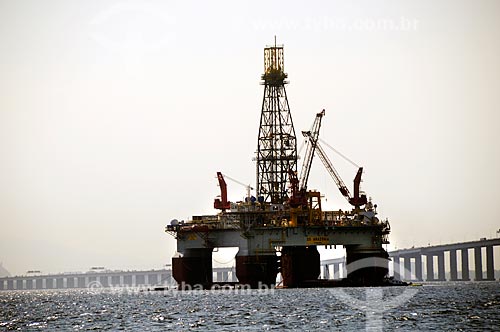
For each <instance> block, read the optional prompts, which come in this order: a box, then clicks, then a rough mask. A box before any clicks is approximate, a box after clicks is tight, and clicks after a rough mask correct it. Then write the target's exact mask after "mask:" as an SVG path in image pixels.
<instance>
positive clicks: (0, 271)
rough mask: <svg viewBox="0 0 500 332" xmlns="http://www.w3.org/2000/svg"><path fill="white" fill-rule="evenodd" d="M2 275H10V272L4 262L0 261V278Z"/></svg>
mask: <svg viewBox="0 0 500 332" xmlns="http://www.w3.org/2000/svg"><path fill="white" fill-rule="evenodd" d="M1 277H10V273H9V271H7V270H6V269H5V268H4V267H3V265H2V263H0V278H1Z"/></svg>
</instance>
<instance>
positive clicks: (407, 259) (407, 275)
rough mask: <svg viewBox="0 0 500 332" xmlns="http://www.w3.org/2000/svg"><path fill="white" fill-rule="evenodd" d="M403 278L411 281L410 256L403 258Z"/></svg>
mask: <svg viewBox="0 0 500 332" xmlns="http://www.w3.org/2000/svg"><path fill="white" fill-rule="evenodd" d="M404 260H405V262H404V267H405V270H404V278H405V280H407V281H409V280H411V256H404Z"/></svg>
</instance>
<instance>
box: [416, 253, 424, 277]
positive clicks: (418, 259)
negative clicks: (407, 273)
mask: <svg viewBox="0 0 500 332" xmlns="http://www.w3.org/2000/svg"><path fill="white" fill-rule="evenodd" d="M415 278H416V279H417V280H418V281H422V280H423V278H422V255H420V254H417V256H415Z"/></svg>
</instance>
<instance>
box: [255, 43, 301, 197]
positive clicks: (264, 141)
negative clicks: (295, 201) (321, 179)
mask: <svg viewBox="0 0 500 332" xmlns="http://www.w3.org/2000/svg"><path fill="white" fill-rule="evenodd" d="M283 55H284V53H283V46H282V45H280V46H277V45H276V43H275V45H274V46H268V47H266V48H265V49H264V74H263V75H262V80H263V83H262V84H263V85H264V98H263V100H262V112H261V117H260V128H259V139H258V145H257V157H256V160H257V194H258V196H259V197H263V198H264V201H266V202H270V203H273V204H279V203H284V202H285V201H286V200H287V199H288V194H287V189H288V174H289V171H292V172H297V140H296V136H295V129H294V127H293V121H292V115H291V114H290V107H289V105H288V99H287V96H286V90H285V84H287V83H288V82H287V81H286V78H287V74H286V73H285V72H284V61H283Z"/></svg>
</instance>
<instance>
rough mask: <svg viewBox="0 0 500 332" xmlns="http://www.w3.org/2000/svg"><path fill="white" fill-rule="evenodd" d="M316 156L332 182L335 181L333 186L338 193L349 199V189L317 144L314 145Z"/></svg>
mask: <svg viewBox="0 0 500 332" xmlns="http://www.w3.org/2000/svg"><path fill="white" fill-rule="evenodd" d="M316 154H317V155H318V157H319V159H321V162H323V165H325V168H326V170H327V171H328V173H330V175H331V176H332V178H333V180H334V181H335V184H336V185H337V187H338V188H339V190H340V193H341V194H342V195H343V196H344V197H346V198H347V199H349V198H350V197H351V194H350V193H349V189H347V186H346V185H345V183H344V181H342V178H341V177H340V175H339V173H338V172H337V170H336V169H335V167H333V164H332V162H331V161H330V159H328V157H327V156H326V153H325V151H324V150H323V148H322V147H321V145H320V144H319V143H318V144H316Z"/></svg>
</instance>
